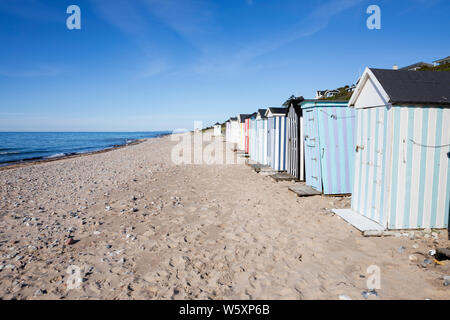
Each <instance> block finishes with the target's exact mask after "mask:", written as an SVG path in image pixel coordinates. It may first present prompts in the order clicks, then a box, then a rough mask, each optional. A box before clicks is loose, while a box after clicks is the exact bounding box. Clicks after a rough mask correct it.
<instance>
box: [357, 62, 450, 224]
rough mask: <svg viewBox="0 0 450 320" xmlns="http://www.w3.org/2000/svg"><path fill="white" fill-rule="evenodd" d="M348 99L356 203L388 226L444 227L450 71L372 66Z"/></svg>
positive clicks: (448, 195)
mask: <svg viewBox="0 0 450 320" xmlns="http://www.w3.org/2000/svg"><path fill="white" fill-rule="evenodd" d="M350 105H351V106H353V107H355V109H356V115H357V133H356V148H355V150H354V152H353V153H354V158H355V179H354V192H353V197H352V210H353V211H354V212H356V213H358V214H361V215H363V216H365V217H367V218H370V219H371V220H373V221H375V222H377V223H378V224H380V225H381V226H382V227H384V228H388V229H421V228H447V227H448V223H449V210H450V209H449V203H450V127H449V125H450V73H448V72H431V71H401V70H382V69H369V68H367V69H366V70H365V72H364V74H363V76H362V78H361V80H360V82H359V83H358V86H357V88H356V90H355V92H354V94H353V96H352V98H351V100H350Z"/></svg>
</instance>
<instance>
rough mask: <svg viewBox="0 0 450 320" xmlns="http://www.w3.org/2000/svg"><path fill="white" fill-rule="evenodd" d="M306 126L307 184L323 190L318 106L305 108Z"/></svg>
mask: <svg viewBox="0 0 450 320" xmlns="http://www.w3.org/2000/svg"><path fill="white" fill-rule="evenodd" d="M303 118H304V123H303V124H304V126H305V132H304V134H305V169H306V177H305V178H306V184H307V185H308V186H310V187H312V188H314V189H316V190H317V191H320V192H322V173H321V164H320V143H319V124H318V117H317V108H313V109H304V110H303Z"/></svg>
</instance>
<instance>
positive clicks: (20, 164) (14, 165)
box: [0, 135, 163, 172]
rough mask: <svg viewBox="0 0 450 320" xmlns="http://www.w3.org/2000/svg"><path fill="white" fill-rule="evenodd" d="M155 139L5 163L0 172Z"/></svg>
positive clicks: (102, 151) (97, 152) (111, 149)
mask: <svg viewBox="0 0 450 320" xmlns="http://www.w3.org/2000/svg"><path fill="white" fill-rule="evenodd" d="M160 137H163V135H161V136H158V137H155V138H160ZM155 138H145V139H138V140H135V141H132V142H130V143H126V144H123V145H116V146H112V147H108V148H105V149H101V150H97V151H88V152H83V153H75V154H68V155H64V156H61V157H54V158H43V159H28V160H17V161H14V162H7V163H6V164H0V172H1V171H4V170H10V169H16V168H22V167H28V166H33V165H37V164H42V163H47V162H53V161H60V160H65V159H72V158H79V157H84V156H90V155H94V154H99V153H106V152H110V151H114V150H118V149H122V148H126V147H129V146H135V145H138V144H140V143H142V142H144V141H146V140H147V139H155Z"/></svg>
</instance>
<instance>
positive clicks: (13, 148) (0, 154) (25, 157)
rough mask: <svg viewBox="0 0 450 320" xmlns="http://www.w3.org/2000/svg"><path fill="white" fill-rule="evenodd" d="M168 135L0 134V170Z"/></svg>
mask: <svg viewBox="0 0 450 320" xmlns="http://www.w3.org/2000/svg"><path fill="white" fill-rule="evenodd" d="M170 133H171V131H138V132H68V131H64V132H0V166H6V165H9V164H13V163H17V162H26V161H35V160H44V159H52V158H61V157H66V156H70V155H76V154H83V153H89V152H96V151H102V150H107V149H111V148H116V147H120V146H124V145H127V144H130V143H133V142H135V141H137V140H140V139H149V138H157V137H159V136H162V135H165V134H170Z"/></svg>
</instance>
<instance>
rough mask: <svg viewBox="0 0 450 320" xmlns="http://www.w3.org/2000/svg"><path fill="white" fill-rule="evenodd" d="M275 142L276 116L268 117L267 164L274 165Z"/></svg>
mask: <svg viewBox="0 0 450 320" xmlns="http://www.w3.org/2000/svg"><path fill="white" fill-rule="evenodd" d="M274 143H275V118H268V119H267V164H268V165H269V166H272V159H273V156H274V155H273V149H274V148H275V146H274Z"/></svg>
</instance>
